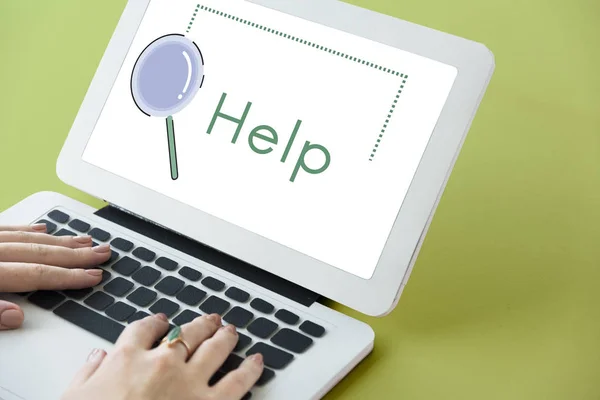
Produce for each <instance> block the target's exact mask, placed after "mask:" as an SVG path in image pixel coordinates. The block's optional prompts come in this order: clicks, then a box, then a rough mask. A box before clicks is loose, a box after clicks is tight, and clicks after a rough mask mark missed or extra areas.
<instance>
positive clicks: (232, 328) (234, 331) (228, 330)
mask: <svg viewBox="0 0 600 400" xmlns="http://www.w3.org/2000/svg"><path fill="white" fill-rule="evenodd" d="M223 329H225V330H226V331H227V332H229V333H233V334H234V335H237V331H236V329H235V325H231V324H229V325H227V326H226V327H225V328H223Z"/></svg>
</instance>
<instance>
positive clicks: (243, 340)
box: [233, 332, 252, 351]
mask: <svg viewBox="0 0 600 400" xmlns="http://www.w3.org/2000/svg"><path fill="white" fill-rule="evenodd" d="M250 343H252V339H251V338H250V337H248V336H246V335H244V334H243V333H240V332H238V342H237V344H236V345H235V349H233V351H240V350H244V349H245V348H246V347H248V345H249V344H250Z"/></svg>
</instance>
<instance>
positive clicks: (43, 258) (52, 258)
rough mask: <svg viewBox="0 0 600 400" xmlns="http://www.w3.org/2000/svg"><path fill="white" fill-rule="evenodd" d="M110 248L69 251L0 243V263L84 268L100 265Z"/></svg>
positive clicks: (107, 246) (50, 247)
mask: <svg viewBox="0 0 600 400" xmlns="http://www.w3.org/2000/svg"><path fill="white" fill-rule="evenodd" d="M110 253H111V251H110V246H109V245H108V244H103V245H101V246H96V247H89V248H88V247H86V248H79V249H69V248H66V247H60V246H49V245H46V244H39V243H0V261H4V262H21V263H35V264H46V265H56V266H59V267H67V268H73V267H77V268H85V267H91V266H95V265H99V264H102V263H103V262H105V261H106V260H108V259H109V257H110Z"/></svg>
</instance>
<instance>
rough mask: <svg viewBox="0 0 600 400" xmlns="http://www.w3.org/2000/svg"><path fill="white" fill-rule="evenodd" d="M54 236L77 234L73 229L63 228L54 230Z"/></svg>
mask: <svg viewBox="0 0 600 400" xmlns="http://www.w3.org/2000/svg"><path fill="white" fill-rule="evenodd" d="M54 236H77V234H76V233H75V232H73V231H70V230H68V229H65V228H63V229H61V230H60V231H58V232H56V233H55V234H54Z"/></svg>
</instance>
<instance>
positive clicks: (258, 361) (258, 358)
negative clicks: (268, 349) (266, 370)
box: [249, 353, 263, 365]
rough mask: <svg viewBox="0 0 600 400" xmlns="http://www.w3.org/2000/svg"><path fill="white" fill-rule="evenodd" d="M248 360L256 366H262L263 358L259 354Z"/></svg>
mask: <svg viewBox="0 0 600 400" xmlns="http://www.w3.org/2000/svg"><path fill="white" fill-rule="evenodd" d="M249 358H250V360H251V361H252V362H253V363H255V364H256V365H263V356H262V354H260V353H256V354H252V355H251V356H250V357H249Z"/></svg>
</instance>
